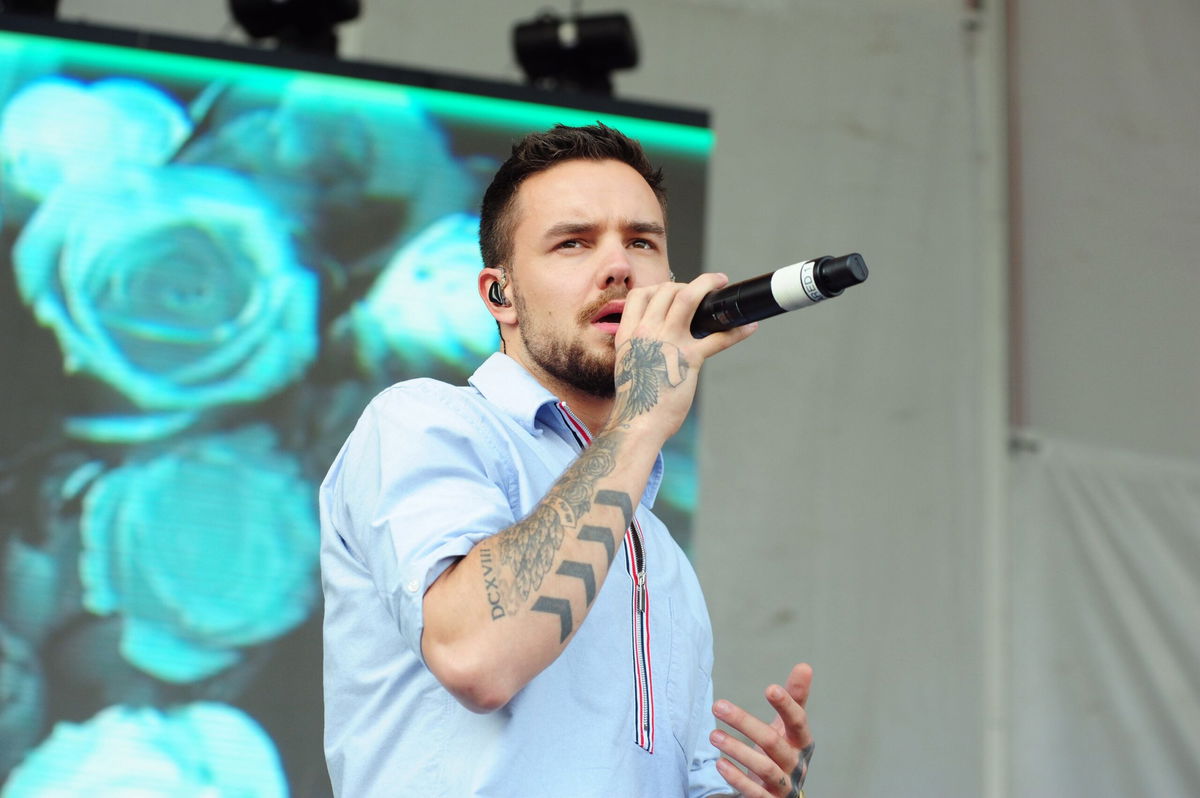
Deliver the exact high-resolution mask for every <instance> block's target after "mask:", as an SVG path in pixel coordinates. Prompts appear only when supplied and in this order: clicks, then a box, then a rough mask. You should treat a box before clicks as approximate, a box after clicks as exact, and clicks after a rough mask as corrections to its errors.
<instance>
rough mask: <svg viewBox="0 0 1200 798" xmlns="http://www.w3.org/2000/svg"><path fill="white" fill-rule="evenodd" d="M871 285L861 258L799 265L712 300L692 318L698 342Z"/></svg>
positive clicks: (853, 255)
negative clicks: (708, 336) (858, 287)
mask: <svg viewBox="0 0 1200 798" xmlns="http://www.w3.org/2000/svg"><path fill="white" fill-rule="evenodd" d="M866 279H867V263H866V261H864V260H863V258H862V255H859V254H858V253H857V252H851V253H850V254H849V255H842V256H841V257H834V256H826V257H823V258H815V259H813V260H806V261H804V262H803V263H793V264H792V265H791V266H784V267H783V268H782V269H776V270H775V271H773V272H771V273H769V274H760V275H759V276H758V277H751V278H750V279H749V280H743V281H741V282H740V283H733V284H731V285H727V286H725V287H724V288H721V289H718V290H716V291H713V292H711V293H709V294H707V295H706V296H705V297H704V299H702V300H701V301H700V307H698V308H696V314H695V315H694V316H693V317H692V325H691V330H692V337H693V338H703V337H705V336H706V335H709V334H710V333H715V332H722V331H724V330H730V329H733V328H734V327H740V326H742V325H743V324H749V323H750V322H752V321H758V320H759V319H767V318H770V317H771V316H778V315H779V314H780V313H786V312H787V311H789V310H799V309H800V308H806V307H808V306H809V305H815V304H817V303H818V302H821V301H823V300H826V299H831V298H833V297H835V296H840V295H841V293H842V291H844V290H846V289H847V288H849V287H850V286H852V285H858V284H859V283H861V282H863V281H864V280H866Z"/></svg>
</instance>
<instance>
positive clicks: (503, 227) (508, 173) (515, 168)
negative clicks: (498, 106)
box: [479, 122, 667, 267]
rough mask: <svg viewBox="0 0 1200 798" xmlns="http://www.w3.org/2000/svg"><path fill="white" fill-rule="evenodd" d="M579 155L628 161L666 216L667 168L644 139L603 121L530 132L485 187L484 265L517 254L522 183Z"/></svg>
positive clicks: (482, 222) (481, 223) (482, 217)
mask: <svg viewBox="0 0 1200 798" xmlns="http://www.w3.org/2000/svg"><path fill="white" fill-rule="evenodd" d="M575 160H589V161H606V160H613V161H620V162H621V163H624V164H628V165H629V166H631V167H632V168H633V169H634V170H636V171H637V173H638V174H640V175H641V176H642V177H643V178H644V179H645V180H646V183H648V184H649V186H650V188H651V189H652V190H653V191H654V196H655V197H656V198H657V199H658V204H659V205H660V206H662V209H663V215H664V216H665V215H666V211H667V189H666V187H665V186H664V185H663V174H662V169H655V168H654V166H653V165H652V164H651V163H650V159H649V158H647V157H646V152H645V150H643V149H642V145H641V144H639V143H638V142H637V141H635V140H634V139H631V138H629V137H628V136H626V135H625V134H624V133H621V132H620V131H619V130H615V129H613V128H611V127H608V126H607V125H605V124H602V123H600V122H597V123H596V124H594V125H586V126H584V127H567V126H566V125H555V126H554V127H552V128H550V129H549V130H547V131H546V132H544V133H530V134H529V135H527V136H525V137H524V138H522V139H521V140H520V141H518V142H517V143H516V144H514V145H513V148H512V155H510V156H509V158H508V160H507V161H505V162H504V163H503V164H501V166H500V168H499V169H498V170H497V171H496V175H495V177H493V178H492V183H491V185H489V186H488V188H487V191H485V192H484V194H483V206H482V208H481V210H480V212H479V250H480V253H481V254H482V255H483V265H484V266H489V267H501V266H503V265H504V264H506V263H508V261H509V259H510V258H511V257H512V248H513V232H514V230H515V229H516V219H515V218H514V217H515V213H514V206H515V205H516V198H517V190H518V189H520V187H521V183H522V182H524V181H525V179H526V178H528V177H530V176H531V175H536V174H537V173H539V172H544V171H546V170H547V169H549V168H550V167H552V166H557V165H558V164H560V163H563V162H565V161H575Z"/></svg>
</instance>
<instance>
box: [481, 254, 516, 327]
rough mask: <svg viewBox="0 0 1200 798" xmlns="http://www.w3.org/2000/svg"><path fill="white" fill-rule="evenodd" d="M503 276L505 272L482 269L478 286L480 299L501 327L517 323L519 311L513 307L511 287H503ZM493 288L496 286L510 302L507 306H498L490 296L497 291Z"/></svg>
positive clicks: (494, 269)
mask: <svg viewBox="0 0 1200 798" xmlns="http://www.w3.org/2000/svg"><path fill="white" fill-rule="evenodd" d="M502 274H503V272H502V271H501V270H500V269H496V268H486V269H482V270H480V272H479V277H478V279H477V286H476V287H477V290H478V291H479V298H480V299H482V300H483V305H484V307H486V308H487V309H488V313H491V314H492V317H493V318H494V319H496V321H498V322H500V324H501V326H503V325H506V324H516V323H517V310H516V308H515V307H513V303H512V294H511V293H510V292H511V291H512V288H511V287H509V288H507V289H506V288H504V287H503V286H504V282H503V280H502V279H501V276H502ZM492 286H496V287H497V288H498V289H499V290H500V292H501V294H502V295H503V296H504V298H505V299H506V300H507V301H508V304H507V305H497V304H496V303H495V302H493V301H492V299H491V297H490V296H489V295H490V294H491V292H492V291H494V290H496V289H494V288H493V287H492Z"/></svg>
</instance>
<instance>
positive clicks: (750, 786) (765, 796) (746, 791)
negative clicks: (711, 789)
mask: <svg viewBox="0 0 1200 798" xmlns="http://www.w3.org/2000/svg"><path fill="white" fill-rule="evenodd" d="M717 772H718V773H720V774H721V778H723V779H725V781H727V782H729V786H730V787H733V788H734V789H735V790H737V791H738V794H739V795H741V796H744V798H770V795H771V793H769V792H767V791H766V789H764V788H763V787H762V785H760V784H758V783H757V782H755V781H754V779H752V778H750V777H749V776H747V775H746V774H745V773H743V772H742V771H740V770H738V769H737V766H736V765H734V764H733V763H732V762H730V761H729V760H728V759H718V760H717Z"/></svg>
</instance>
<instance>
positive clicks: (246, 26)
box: [229, 0, 362, 55]
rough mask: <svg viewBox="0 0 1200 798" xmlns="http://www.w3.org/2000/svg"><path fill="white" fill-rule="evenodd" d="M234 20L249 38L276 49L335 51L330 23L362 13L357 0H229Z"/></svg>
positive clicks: (355, 16) (325, 52)
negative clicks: (270, 43)
mask: <svg viewBox="0 0 1200 798" xmlns="http://www.w3.org/2000/svg"><path fill="white" fill-rule="evenodd" d="M229 10H230V12H231V13H232V14H233V19H234V21H236V22H237V24H238V25H240V26H241V27H242V30H244V31H246V34H247V35H248V36H250V38H252V39H267V38H274V39H275V40H276V42H277V43H278V46H279V48H280V49H285V50H302V51H305V52H310V53H323V54H326V55H337V46H338V38H337V32H336V31H334V27H335V26H336V25H338V24H340V23H342V22H349V21H350V20H352V19H355V18H357V17H358V15H359V14H360V13H362V4H361V3H360V2H359V0H229Z"/></svg>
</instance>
